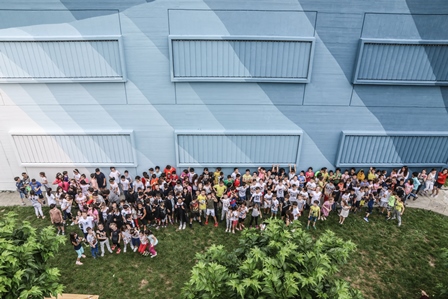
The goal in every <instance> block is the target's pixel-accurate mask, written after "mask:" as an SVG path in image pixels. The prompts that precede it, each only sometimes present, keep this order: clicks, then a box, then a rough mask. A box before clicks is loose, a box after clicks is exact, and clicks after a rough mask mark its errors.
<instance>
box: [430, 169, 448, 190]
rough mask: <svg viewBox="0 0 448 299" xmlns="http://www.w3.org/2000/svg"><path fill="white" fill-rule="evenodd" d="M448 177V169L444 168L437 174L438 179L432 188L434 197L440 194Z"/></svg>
mask: <svg viewBox="0 0 448 299" xmlns="http://www.w3.org/2000/svg"><path fill="white" fill-rule="evenodd" d="M447 177H448V169H447V168H444V169H443V170H442V171H441V172H439V175H438V176H437V181H436V183H435V184H434V189H433V190H432V197H436V196H437V195H439V189H440V188H442V187H443V185H445V183H446V178H447Z"/></svg>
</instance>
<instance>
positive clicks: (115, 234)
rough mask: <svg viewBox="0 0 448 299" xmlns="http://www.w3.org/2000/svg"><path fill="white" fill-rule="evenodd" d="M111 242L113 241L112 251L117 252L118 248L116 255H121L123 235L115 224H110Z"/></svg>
mask: <svg viewBox="0 0 448 299" xmlns="http://www.w3.org/2000/svg"><path fill="white" fill-rule="evenodd" d="M110 230H111V232H110V240H111V241H112V251H114V250H115V248H117V247H118V249H117V252H116V254H120V252H121V246H120V242H121V233H120V231H119V230H118V227H117V225H116V224H115V223H111V224H110Z"/></svg>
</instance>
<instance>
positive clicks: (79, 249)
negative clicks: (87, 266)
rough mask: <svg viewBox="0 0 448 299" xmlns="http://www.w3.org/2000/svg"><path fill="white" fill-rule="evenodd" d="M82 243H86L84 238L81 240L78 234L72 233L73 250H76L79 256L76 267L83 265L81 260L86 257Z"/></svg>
mask: <svg viewBox="0 0 448 299" xmlns="http://www.w3.org/2000/svg"><path fill="white" fill-rule="evenodd" d="M82 241H84V238H79V237H78V234H77V233H75V232H71V233H70V242H71V243H72V245H73V249H75V252H76V254H77V255H78V257H77V259H76V265H82V263H81V258H85V257H86V256H85V255H84V248H82Z"/></svg>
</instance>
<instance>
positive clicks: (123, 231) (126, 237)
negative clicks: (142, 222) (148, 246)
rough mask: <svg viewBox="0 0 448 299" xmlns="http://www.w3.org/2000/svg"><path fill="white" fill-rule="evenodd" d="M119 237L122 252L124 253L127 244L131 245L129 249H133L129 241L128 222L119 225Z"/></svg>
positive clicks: (129, 230) (129, 229)
mask: <svg viewBox="0 0 448 299" xmlns="http://www.w3.org/2000/svg"><path fill="white" fill-rule="evenodd" d="M121 238H122V239H123V252H124V253H126V248H127V247H128V244H130V245H131V250H132V251H134V245H132V243H131V238H132V235H131V226H130V225H129V224H126V225H124V226H122V227H121Z"/></svg>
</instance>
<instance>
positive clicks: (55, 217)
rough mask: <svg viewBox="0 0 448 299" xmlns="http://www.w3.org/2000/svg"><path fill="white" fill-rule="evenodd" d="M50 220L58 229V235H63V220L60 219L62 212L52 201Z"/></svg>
mask: <svg viewBox="0 0 448 299" xmlns="http://www.w3.org/2000/svg"><path fill="white" fill-rule="evenodd" d="M50 220H51V223H52V224H53V225H54V226H55V227H56V228H57V229H58V235H59V234H62V235H64V234H65V232H64V223H63V222H64V220H63V219H62V213H61V211H60V210H59V209H58V207H56V205H55V204H54V203H53V204H51V205H50Z"/></svg>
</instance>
